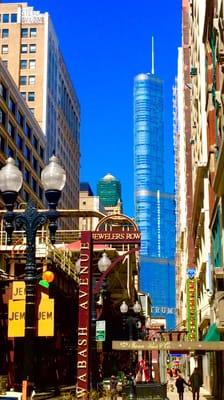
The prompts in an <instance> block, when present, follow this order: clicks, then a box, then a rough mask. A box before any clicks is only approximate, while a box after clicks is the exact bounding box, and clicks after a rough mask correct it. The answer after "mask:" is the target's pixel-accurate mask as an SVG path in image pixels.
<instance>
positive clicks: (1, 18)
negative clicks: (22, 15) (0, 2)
mask: <svg viewBox="0 0 224 400" xmlns="http://www.w3.org/2000/svg"><path fill="white" fill-rule="evenodd" d="M0 22H2V23H3V24H8V23H10V22H11V23H12V24H15V23H16V22H17V14H14V13H13V14H0Z"/></svg>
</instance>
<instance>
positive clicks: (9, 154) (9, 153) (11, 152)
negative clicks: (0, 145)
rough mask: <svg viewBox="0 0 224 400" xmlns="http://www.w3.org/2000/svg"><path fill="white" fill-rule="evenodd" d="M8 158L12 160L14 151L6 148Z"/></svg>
mask: <svg viewBox="0 0 224 400" xmlns="http://www.w3.org/2000/svg"><path fill="white" fill-rule="evenodd" d="M8 157H12V158H14V150H13V149H12V148H11V147H10V146H8Z"/></svg>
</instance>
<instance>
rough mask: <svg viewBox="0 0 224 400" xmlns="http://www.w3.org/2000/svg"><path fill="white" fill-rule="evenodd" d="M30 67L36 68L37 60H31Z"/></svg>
mask: <svg viewBox="0 0 224 400" xmlns="http://www.w3.org/2000/svg"><path fill="white" fill-rule="evenodd" d="M29 68H30V69H35V68H36V60H30V61H29Z"/></svg>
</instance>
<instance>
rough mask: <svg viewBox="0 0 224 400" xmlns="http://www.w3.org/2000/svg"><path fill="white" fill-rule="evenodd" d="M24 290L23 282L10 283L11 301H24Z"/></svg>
mask: <svg viewBox="0 0 224 400" xmlns="http://www.w3.org/2000/svg"><path fill="white" fill-rule="evenodd" d="M25 298H26V289H25V282H24V281H14V282H13V283H12V299H13V300H25Z"/></svg>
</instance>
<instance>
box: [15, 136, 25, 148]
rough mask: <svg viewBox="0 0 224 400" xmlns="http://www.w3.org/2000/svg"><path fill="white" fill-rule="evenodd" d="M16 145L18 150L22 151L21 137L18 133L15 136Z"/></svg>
mask: <svg viewBox="0 0 224 400" xmlns="http://www.w3.org/2000/svg"><path fill="white" fill-rule="evenodd" d="M16 147H18V149H19V150H21V151H23V138H22V137H21V136H20V135H19V134H18V135H17V137H16Z"/></svg>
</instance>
